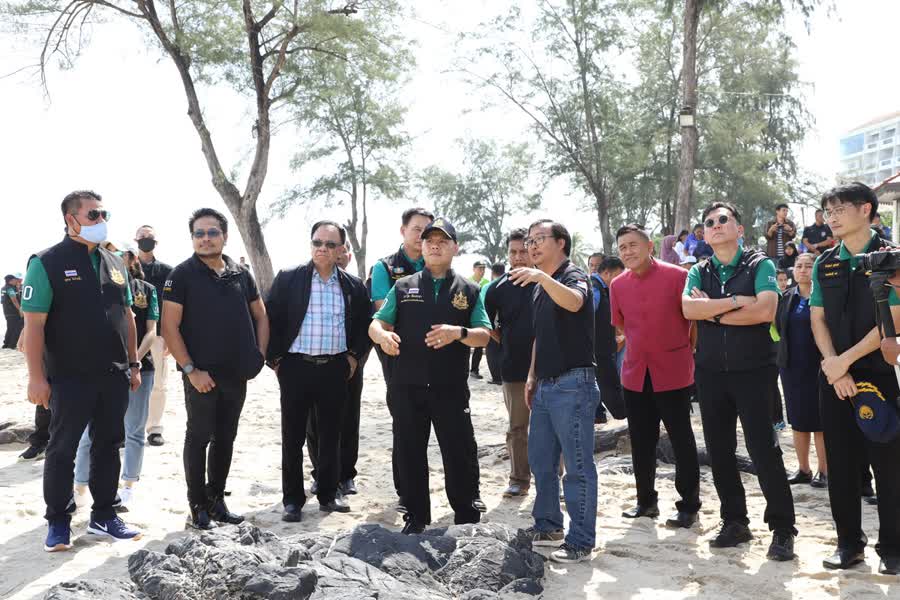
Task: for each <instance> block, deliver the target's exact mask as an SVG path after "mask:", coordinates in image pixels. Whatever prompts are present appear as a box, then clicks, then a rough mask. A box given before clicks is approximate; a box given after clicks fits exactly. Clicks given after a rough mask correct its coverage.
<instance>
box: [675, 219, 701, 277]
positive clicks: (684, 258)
mask: <svg viewBox="0 0 900 600" xmlns="http://www.w3.org/2000/svg"><path fill="white" fill-rule="evenodd" d="M687 236H688V230H687V229H682V230H681V233H679V234H678V241H677V242H675V253H676V254H678V263H679V264H680V265H681V266H682V267H684V268H685V269H690V268H691V265H693V264H694V263H695V262H697V259H696V258H695V257H693V256H691V255H690V254H688V253H687V251H686V250H685V249H684V242H685V240H686V239H687Z"/></svg>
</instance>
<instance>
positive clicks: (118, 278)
mask: <svg viewBox="0 0 900 600" xmlns="http://www.w3.org/2000/svg"><path fill="white" fill-rule="evenodd" d="M109 278H110V279H112V280H113V283H115V284H116V285H125V277H124V276H123V275H122V273H121V272H120V271H119V270H118V269H112V270H111V271H110V272H109Z"/></svg>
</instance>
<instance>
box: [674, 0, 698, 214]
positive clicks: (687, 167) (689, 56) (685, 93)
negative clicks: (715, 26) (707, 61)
mask: <svg viewBox="0 0 900 600" xmlns="http://www.w3.org/2000/svg"><path fill="white" fill-rule="evenodd" d="M702 4H703V0H685V2H684V44H683V45H682V53H683V62H682V66H681V81H682V86H683V88H682V106H683V108H684V109H690V111H691V114H694V115H695V116H696V109H697V27H698V25H699V23H700V10H701V8H702ZM697 139H698V134H697V127H696V122H695V125H694V126H693V127H682V128H681V162H680V164H679V167H678V174H679V177H678V198H677V201H676V204H675V228H674V231H681V230H682V229H690V227H691V214H692V213H691V196H692V194H693V191H694V165H695V162H696V160H697Z"/></svg>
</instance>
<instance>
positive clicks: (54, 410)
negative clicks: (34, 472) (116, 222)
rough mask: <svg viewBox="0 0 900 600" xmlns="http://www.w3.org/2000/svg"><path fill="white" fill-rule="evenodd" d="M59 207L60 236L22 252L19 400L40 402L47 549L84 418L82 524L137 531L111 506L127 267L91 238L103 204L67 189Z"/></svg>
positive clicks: (120, 431)
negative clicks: (46, 423) (88, 445)
mask: <svg viewBox="0 0 900 600" xmlns="http://www.w3.org/2000/svg"><path fill="white" fill-rule="evenodd" d="M61 209H62V214H63V219H64V220H65V222H66V237H65V238H64V239H63V241H62V242H60V243H58V244H56V245H55V246H51V247H50V248H48V249H46V250H44V251H42V252H39V253H37V254H35V255H34V256H32V257H31V259H30V260H29V261H28V270H27V272H26V274H25V287H24V288H23V290H22V310H23V311H24V312H25V334H24V335H25V340H24V342H25V360H26V361H27V363H28V399H29V400H30V401H31V402H32V403H34V404H40V405H42V406H43V407H44V408H49V409H50V442H49V445H48V446H47V454H46V461H45V462H44V501H45V502H46V503H47V513H46V515H45V518H46V519H47V522H48V524H49V530H48V533H47V541H46V543H45V544H44V550H46V551H47V552H56V551H60V550H68V549H69V548H71V547H72V543H71V530H70V529H69V524H70V522H71V514H70V511H71V510H72V509H71V508H70V503H71V502H72V482H73V479H74V467H75V452H76V450H77V448H78V442H79V440H80V439H81V434H82V433H83V432H84V428H85V427H86V426H90V431H91V439H92V440H93V449H92V452H91V468H90V480H89V484H90V489H91V496H92V497H93V499H94V505H93V506H92V507H91V521H90V524H89V525H88V533H90V534H94V535H100V536H104V537H111V538H113V539H116V540H137V539H140V537H141V533H140V532H139V531H137V530H135V529H132V528H131V527H128V526H127V525H125V523H123V522H122V520H121V519H119V518H118V517H117V516H116V514H115V512H114V510H113V502H114V500H115V497H116V489H117V487H118V485H117V484H118V479H119V466H120V465H119V448H121V447H122V443H123V441H124V439H125V425H124V417H125V410H126V409H127V408H128V390H129V387H130V389H131V390H132V391H134V390H137V389H138V387H140V385H141V374H140V367H141V364H140V363H139V362H137V330H136V328H135V323H134V314H132V312H131V302H132V298H131V289H130V287H129V285H128V272H127V270H126V269H125V264H124V263H123V262H122V259H121V258H119V257H118V256H115V255H114V254H112V253H111V252H109V251H107V250H106V249H104V248H101V247H100V244H101V243H102V242H104V241H106V221H107V220H108V218H109V212H107V211H106V210H105V209H104V208H103V203H102V200H101V198H100V196H99V195H98V194H96V193H94V192H90V191H79V192H72V193H71V194H69V195H68V196H66V197H65V198H64V199H63V201H62V205H61Z"/></svg>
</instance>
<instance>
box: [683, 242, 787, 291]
mask: <svg viewBox="0 0 900 600" xmlns="http://www.w3.org/2000/svg"><path fill="white" fill-rule="evenodd" d="M743 254H744V249H743V248H741V247H738V251H737V253H736V254H735V255H734V258H733V259H731V262H730V263H728V264H727V265H726V264H724V263H723V262H722V261H720V260H719V259H718V258H717V257H716V255H715V254H713V255H712V257H711V258H710V260H711V261H712V264H713V266H714V267H715V268H716V272H717V273H718V274H719V281H720V282H722V285H723V286H724V285H725V283H726V282H727V281H728V280H729V279H730V278H731V276H732V275H734V272H735V270H737V266H738V263H739V262H740V260H741V256H742V255H743ZM701 267H702V265H701V264H699V263H698V264H696V265H694V266H693V267H691V270H690V271H688V277H687V282H686V283H685V286H684V295H685V296H690V295H691V290H693V289H694V288H702V285H701V281H700V269H701ZM753 282H754V288H755V291H756V294H757V295H759V294H760V293H761V292H775V293H776V294H778V295H779V296H780V295H781V290H779V289H778V280H777V277H776V276H775V263H774V262H772V260H771V259H766V260H764V261H762V262H760V263H759V266H758V267H757V268H756V277H755V279H754V280H753Z"/></svg>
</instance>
